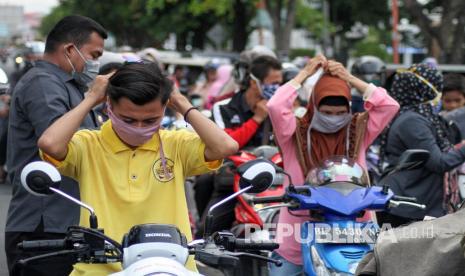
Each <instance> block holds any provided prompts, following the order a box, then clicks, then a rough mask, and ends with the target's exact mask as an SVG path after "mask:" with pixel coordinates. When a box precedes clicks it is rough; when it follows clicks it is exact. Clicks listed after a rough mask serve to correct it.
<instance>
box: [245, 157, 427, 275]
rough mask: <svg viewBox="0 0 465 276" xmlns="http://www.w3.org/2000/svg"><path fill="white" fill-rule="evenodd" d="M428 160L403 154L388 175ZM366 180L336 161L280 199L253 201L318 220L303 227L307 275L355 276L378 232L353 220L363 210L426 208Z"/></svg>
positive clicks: (345, 162)
mask: <svg viewBox="0 0 465 276" xmlns="http://www.w3.org/2000/svg"><path fill="white" fill-rule="evenodd" d="M428 158H429V152H427V151H422V150H410V151H406V152H405V153H404V154H403V155H402V156H401V158H400V159H399V162H398V165H397V166H396V167H394V168H393V169H392V170H389V172H388V173H387V175H390V174H393V173H395V172H397V171H400V170H408V169H413V168H417V167H419V166H421V165H423V164H424V163H425V162H426V160H428ZM289 178H290V177H289ZM365 178H366V174H365V173H364V170H363V169H362V168H361V167H360V166H359V165H358V164H357V163H355V162H353V161H351V160H349V159H347V158H345V157H335V158H332V159H329V160H327V161H325V162H324V164H323V166H321V167H319V168H317V169H315V170H313V171H312V172H311V173H310V175H309V177H308V178H307V181H308V183H306V184H305V185H303V186H294V185H292V184H290V185H289V186H288V188H287V189H286V192H285V194H284V195H282V196H278V197H261V198H254V199H253V203H254V204H260V203H272V202H282V203H284V204H281V205H278V206H286V207H288V210H289V212H290V213H291V214H293V213H294V214H295V215H297V216H302V214H303V212H302V210H307V211H310V215H311V217H312V218H314V219H316V220H312V221H305V222H304V223H302V225H301V233H300V237H301V241H300V242H301V245H302V260H303V266H304V271H305V275H311V276H313V275H318V276H321V275H325V276H326V275H331V276H332V275H334V276H336V275H337V276H343V275H353V274H355V271H356V269H357V266H358V264H359V262H360V261H361V260H362V258H363V257H364V256H365V255H366V254H367V253H368V251H370V250H372V249H373V246H374V243H375V242H376V237H377V234H378V232H379V230H380V227H379V226H378V225H377V224H376V223H375V222H374V221H372V220H369V221H363V222H358V221H357V218H360V217H363V215H364V214H365V212H366V211H370V210H371V211H384V210H388V209H389V208H394V207H397V206H399V205H401V204H403V205H409V206H414V207H417V208H422V209H424V208H425V206H424V205H421V204H418V203H416V199H415V198H408V197H401V196H396V195H394V194H393V193H392V191H391V190H390V189H389V187H388V186H382V187H379V186H374V187H366V185H364V184H365V183H367V182H366V180H365ZM307 215H308V213H307ZM382 229H383V227H381V230H382Z"/></svg>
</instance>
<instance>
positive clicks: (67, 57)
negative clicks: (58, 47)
mask: <svg viewBox="0 0 465 276" xmlns="http://www.w3.org/2000/svg"><path fill="white" fill-rule="evenodd" d="M63 49H64V50H65V57H66V60H67V61H68V63H69V65H71V68H72V69H73V72H76V68H74V65H73V63H72V62H71V59H69V56H68V54H66V48H65V47H64V46H63Z"/></svg>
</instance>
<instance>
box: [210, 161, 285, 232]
mask: <svg viewBox="0 0 465 276" xmlns="http://www.w3.org/2000/svg"><path fill="white" fill-rule="evenodd" d="M237 173H238V174H239V176H240V180H239V185H240V187H241V189H240V190H239V191H237V192H235V193H234V194H232V195H230V196H228V197H226V198H225V199H223V200H221V201H220V202H218V203H216V204H214V205H213V206H211V207H210V209H208V213H207V217H206V219H205V229H204V239H205V240H207V239H208V238H209V237H210V235H211V234H212V233H211V232H212V229H211V228H212V223H213V211H214V210H215V209H216V208H218V207H219V206H221V205H223V204H225V203H226V202H228V201H230V200H232V199H233V198H235V197H237V196H239V195H241V194H243V193H245V192H248V193H260V192H263V191H265V190H266V189H268V187H270V185H271V184H272V183H273V180H274V178H275V177H276V169H275V166H274V164H273V163H271V162H270V161H268V160H266V159H255V160H251V161H249V162H247V163H244V164H242V165H241V166H239V167H238V168H237Z"/></svg>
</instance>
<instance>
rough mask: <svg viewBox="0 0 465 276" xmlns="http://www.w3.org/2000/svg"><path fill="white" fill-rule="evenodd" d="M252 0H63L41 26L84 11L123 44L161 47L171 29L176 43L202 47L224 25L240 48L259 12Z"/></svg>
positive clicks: (47, 26) (44, 29)
mask: <svg viewBox="0 0 465 276" xmlns="http://www.w3.org/2000/svg"><path fill="white" fill-rule="evenodd" d="M255 2H256V1H254V0H249V1H243V0H233V1H229V0H205V1H198V0H188V1H187V0H147V1H145V0H111V1H110V0H109V1H99V0H86V1H79V0H61V1H60V5H59V6H57V7H56V8H54V9H53V10H52V12H51V13H50V14H49V15H48V16H46V17H45V18H44V20H43V23H42V26H41V32H42V34H44V35H46V34H47V33H48V32H49V31H50V30H51V28H52V27H53V26H54V25H55V24H56V22H58V20H60V19H61V18H62V17H63V16H66V15H69V14H81V15H85V16H88V17H91V18H93V19H95V20H97V21H98V22H99V23H101V24H102V25H103V26H104V27H105V28H106V29H107V30H109V31H110V32H111V33H112V34H114V35H115V37H116V40H117V43H118V44H119V45H122V44H126V45H131V46H133V47H146V46H155V47H161V46H162V43H163V41H165V40H166V38H167V37H168V36H169V34H170V33H175V34H176V35H177V48H178V49H179V50H185V47H186V45H187V44H190V45H192V46H193V48H198V49H203V48H204V47H205V44H206V43H208V39H207V32H208V30H210V29H211V28H212V27H213V26H214V25H215V24H221V25H222V26H223V27H224V29H225V30H226V33H227V34H229V36H230V37H231V38H232V39H233V50H235V51H242V50H243V49H244V48H245V45H246V43H247V38H248V36H249V34H250V32H251V29H250V26H249V25H250V24H249V23H250V21H251V19H252V18H253V17H254V15H255V6H254V5H255Z"/></svg>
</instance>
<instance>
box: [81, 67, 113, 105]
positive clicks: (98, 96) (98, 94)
mask: <svg viewBox="0 0 465 276" xmlns="http://www.w3.org/2000/svg"><path fill="white" fill-rule="evenodd" d="M114 73H115V72H111V73H109V74H106V75H98V76H97V77H96V78H95V80H94V82H93V84H92V86H91V87H90V89H89V92H88V95H87V96H88V97H92V98H93V99H94V100H95V104H96V105H98V104H101V103H103V102H104V101H105V100H106V96H107V87H108V83H109V80H110V77H111V76H113V74H114Z"/></svg>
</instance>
